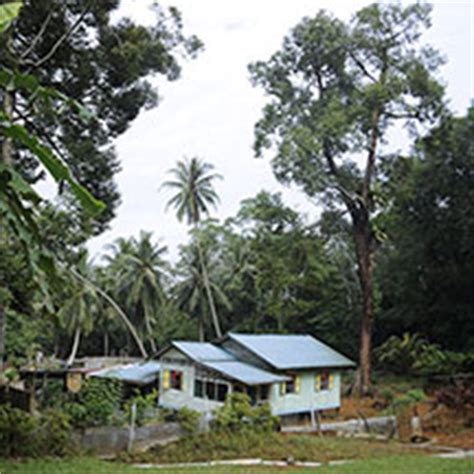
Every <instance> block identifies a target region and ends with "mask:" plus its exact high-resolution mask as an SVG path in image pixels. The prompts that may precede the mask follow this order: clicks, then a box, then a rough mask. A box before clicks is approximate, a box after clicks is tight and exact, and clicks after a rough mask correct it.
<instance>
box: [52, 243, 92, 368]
mask: <svg viewBox="0 0 474 474" xmlns="http://www.w3.org/2000/svg"><path fill="white" fill-rule="evenodd" d="M77 272H78V273H80V274H81V275H82V276H83V277H85V278H87V279H88V280H92V278H93V267H92V266H91V264H90V263H89V262H88V261H87V252H85V251H83V252H81V254H80V256H79V261H78V264H77ZM66 294H67V295H68V296H67V297H66V298H65V300H64V301H63V302H62V304H61V308H60V309H59V312H58V318H59V321H60V323H61V324H62V325H63V327H64V328H65V329H66V331H67V332H68V333H69V334H73V335H74V338H73V343H72V348H71V352H70V355H69V357H68V360H67V365H72V364H73V363H74V360H75V358H76V355H77V351H78V349H79V344H80V340H81V336H82V335H87V334H89V333H90V332H91V331H92V329H93V326H94V313H95V312H96V309H97V302H98V296H97V293H96V291H95V289H94V288H93V287H92V286H90V285H87V284H85V283H84V282H82V281H79V280H77V279H74V280H72V279H70V280H69V285H68V288H67V289H66Z"/></svg>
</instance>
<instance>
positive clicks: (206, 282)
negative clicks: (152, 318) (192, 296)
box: [196, 236, 222, 338]
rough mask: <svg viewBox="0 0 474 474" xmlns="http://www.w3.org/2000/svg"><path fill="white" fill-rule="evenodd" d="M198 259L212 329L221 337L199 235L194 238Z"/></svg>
mask: <svg viewBox="0 0 474 474" xmlns="http://www.w3.org/2000/svg"><path fill="white" fill-rule="evenodd" d="M196 242H197V248H198V254H199V260H200V263H201V269H202V278H203V280H204V287H205V288H206V294H207V299H208V301H209V309H210V310H211V317H212V324H213V326H214V331H215V333H216V336H217V337H218V338H220V337H222V331H221V326H220V323H219V316H218V315H217V311H216V306H215V304H214V297H213V296H212V291H211V284H210V282H209V275H208V274H207V268H206V264H205V263H204V255H203V252H202V248H201V243H200V241H199V236H198V237H197V239H196Z"/></svg>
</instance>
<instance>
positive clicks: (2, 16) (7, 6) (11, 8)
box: [0, 2, 23, 33]
mask: <svg viewBox="0 0 474 474" xmlns="http://www.w3.org/2000/svg"><path fill="white" fill-rule="evenodd" d="M22 6H23V3H22V2H10V3H4V4H3V5H0V33H3V32H4V31H5V30H6V29H7V28H8V27H9V26H10V23H11V22H12V21H13V20H14V19H15V18H16V17H17V16H18V14H19V13H20V10H21V7H22Z"/></svg>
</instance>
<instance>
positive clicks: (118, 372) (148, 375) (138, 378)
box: [91, 361, 161, 385]
mask: <svg viewBox="0 0 474 474" xmlns="http://www.w3.org/2000/svg"><path fill="white" fill-rule="evenodd" d="M160 368H161V365H160V364H159V363H158V362H156V361H148V362H140V363H138V364H128V365H120V366H115V367H109V368H107V369H102V370H98V371H97V372H94V373H93V374H91V375H92V376H94V377H104V378H111V379H117V380H121V381H123V382H129V383H136V384H139V385H147V384H149V383H153V382H154V381H155V380H156V379H157V377H158V374H159V373H160Z"/></svg>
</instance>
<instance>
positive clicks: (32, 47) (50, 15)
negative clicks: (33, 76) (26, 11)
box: [20, 9, 54, 60]
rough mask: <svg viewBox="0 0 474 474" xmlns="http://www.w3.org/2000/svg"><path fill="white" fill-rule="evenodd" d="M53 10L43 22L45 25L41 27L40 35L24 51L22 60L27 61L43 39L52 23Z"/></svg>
mask: <svg viewBox="0 0 474 474" xmlns="http://www.w3.org/2000/svg"><path fill="white" fill-rule="evenodd" d="M53 11H54V10H53V9H51V10H50V12H49V13H48V16H47V17H46V19H45V20H44V21H43V24H42V25H41V28H40V30H39V32H38V34H37V35H36V36H35V37H34V38H33V41H32V42H31V44H30V46H29V47H28V48H27V49H26V50H25V51H23V53H22V55H21V56H20V60H24V59H26V58H27V57H28V56H29V55H30V54H31V53H32V52H33V50H34V49H35V46H36V45H37V43H38V41H39V40H40V39H41V37H42V36H43V35H44V33H45V31H46V28H47V27H48V24H49V22H50V21H51V18H52V17H53Z"/></svg>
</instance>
